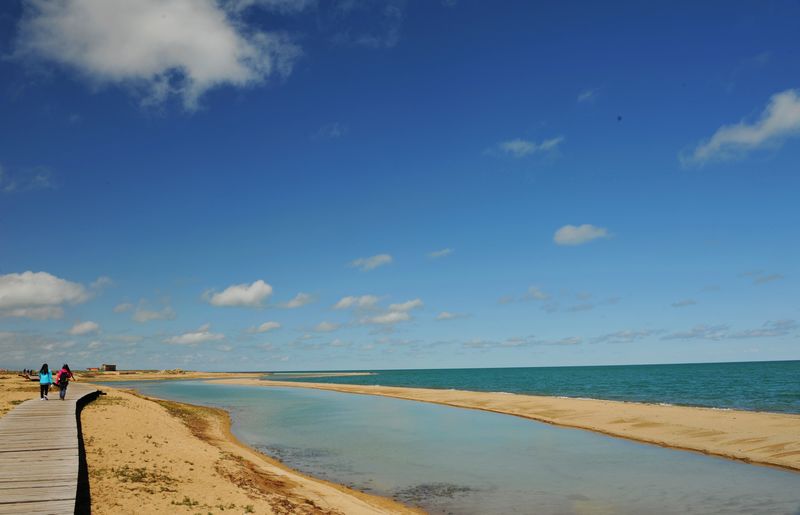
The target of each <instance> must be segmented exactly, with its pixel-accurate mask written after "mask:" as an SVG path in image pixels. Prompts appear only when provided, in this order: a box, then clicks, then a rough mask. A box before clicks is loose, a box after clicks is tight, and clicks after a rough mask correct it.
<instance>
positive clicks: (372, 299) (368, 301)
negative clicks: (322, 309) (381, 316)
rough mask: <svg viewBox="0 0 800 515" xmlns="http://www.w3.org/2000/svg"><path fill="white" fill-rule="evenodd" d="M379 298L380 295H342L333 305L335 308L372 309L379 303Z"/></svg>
mask: <svg viewBox="0 0 800 515" xmlns="http://www.w3.org/2000/svg"><path fill="white" fill-rule="evenodd" d="M378 300H380V299H378V297H376V296H375V295H361V296H352V295H348V296H347V297H342V298H341V299H339V302H337V303H336V304H334V305H333V309H350V308H358V309H371V308H374V307H375V304H377V303H378Z"/></svg>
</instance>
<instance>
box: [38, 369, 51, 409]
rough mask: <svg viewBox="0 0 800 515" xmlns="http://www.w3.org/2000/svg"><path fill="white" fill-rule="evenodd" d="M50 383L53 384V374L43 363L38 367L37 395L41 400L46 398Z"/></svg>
mask: <svg viewBox="0 0 800 515" xmlns="http://www.w3.org/2000/svg"><path fill="white" fill-rule="evenodd" d="M51 384H53V374H51V373H50V367H48V366H47V363H45V364H44V365H42V368H41V369H39V396H40V397H41V399H42V400H43V401H46V400H47V392H49V391H50V385H51Z"/></svg>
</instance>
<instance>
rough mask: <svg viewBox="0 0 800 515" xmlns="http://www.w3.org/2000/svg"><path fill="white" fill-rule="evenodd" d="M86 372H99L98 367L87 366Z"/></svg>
mask: <svg viewBox="0 0 800 515" xmlns="http://www.w3.org/2000/svg"><path fill="white" fill-rule="evenodd" d="M86 371H87V372H99V371H100V367H89V368H87V369H86Z"/></svg>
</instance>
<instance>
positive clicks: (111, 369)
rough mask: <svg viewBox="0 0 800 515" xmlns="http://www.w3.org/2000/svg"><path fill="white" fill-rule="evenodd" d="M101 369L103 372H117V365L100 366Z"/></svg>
mask: <svg viewBox="0 0 800 515" xmlns="http://www.w3.org/2000/svg"><path fill="white" fill-rule="evenodd" d="M100 368H101V369H102V370H103V372H116V371H117V365H107V364H105V363H103V364H102V365H101V366H100Z"/></svg>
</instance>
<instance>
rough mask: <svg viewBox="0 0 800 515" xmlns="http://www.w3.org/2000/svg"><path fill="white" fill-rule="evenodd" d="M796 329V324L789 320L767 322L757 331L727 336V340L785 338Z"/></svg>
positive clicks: (744, 331) (747, 330) (750, 330)
mask: <svg viewBox="0 0 800 515" xmlns="http://www.w3.org/2000/svg"><path fill="white" fill-rule="evenodd" d="M797 329H798V325H797V322H796V321H794V320H791V319H784V320H775V321H772V320H769V321H767V322H764V323H763V324H762V325H761V327H759V328H757V329H745V330H743V331H738V332H735V333H731V334H730V335H728V337H729V338H736V339H740V338H771V337H773V336H786V335H788V334H790V333H792V332H794V331H796V330H797Z"/></svg>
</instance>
